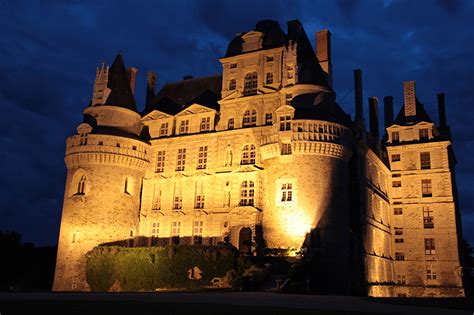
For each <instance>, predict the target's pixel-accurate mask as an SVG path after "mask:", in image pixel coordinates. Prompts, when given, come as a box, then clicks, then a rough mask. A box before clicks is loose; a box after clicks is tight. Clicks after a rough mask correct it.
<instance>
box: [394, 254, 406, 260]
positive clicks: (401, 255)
mask: <svg viewBox="0 0 474 315" xmlns="http://www.w3.org/2000/svg"><path fill="white" fill-rule="evenodd" d="M395 260H405V253H401V252H395Z"/></svg>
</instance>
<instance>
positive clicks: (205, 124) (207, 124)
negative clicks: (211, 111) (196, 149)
mask: <svg viewBox="0 0 474 315" xmlns="http://www.w3.org/2000/svg"><path fill="white" fill-rule="evenodd" d="M199 130H200V131H209V130H211V117H206V118H201V126H200V129H199Z"/></svg>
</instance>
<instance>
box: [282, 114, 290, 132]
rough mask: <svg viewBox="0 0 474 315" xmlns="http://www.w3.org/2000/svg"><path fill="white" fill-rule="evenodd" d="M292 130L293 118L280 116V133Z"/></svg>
mask: <svg viewBox="0 0 474 315" xmlns="http://www.w3.org/2000/svg"><path fill="white" fill-rule="evenodd" d="M286 130H291V116H290V115H286V116H280V131H286Z"/></svg>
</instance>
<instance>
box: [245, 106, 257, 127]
mask: <svg viewBox="0 0 474 315" xmlns="http://www.w3.org/2000/svg"><path fill="white" fill-rule="evenodd" d="M242 125H243V126H244V127H252V126H256V125H257V111H256V110H255V109H253V110H251V111H250V110H246V111H245V114H244V119H243V121H242Z"/></svg>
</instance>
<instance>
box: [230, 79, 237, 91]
mask: <svg viewBox="0 0 474 315" xmlns="http://www.w3.org/2000/svg"><path fill="white" fill-rule="evenodd" d="M236 88H237V82H236V81H235V79H231V80H230V81H229V90H230V91H233V90H235V89H236Z"/></svg>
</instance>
